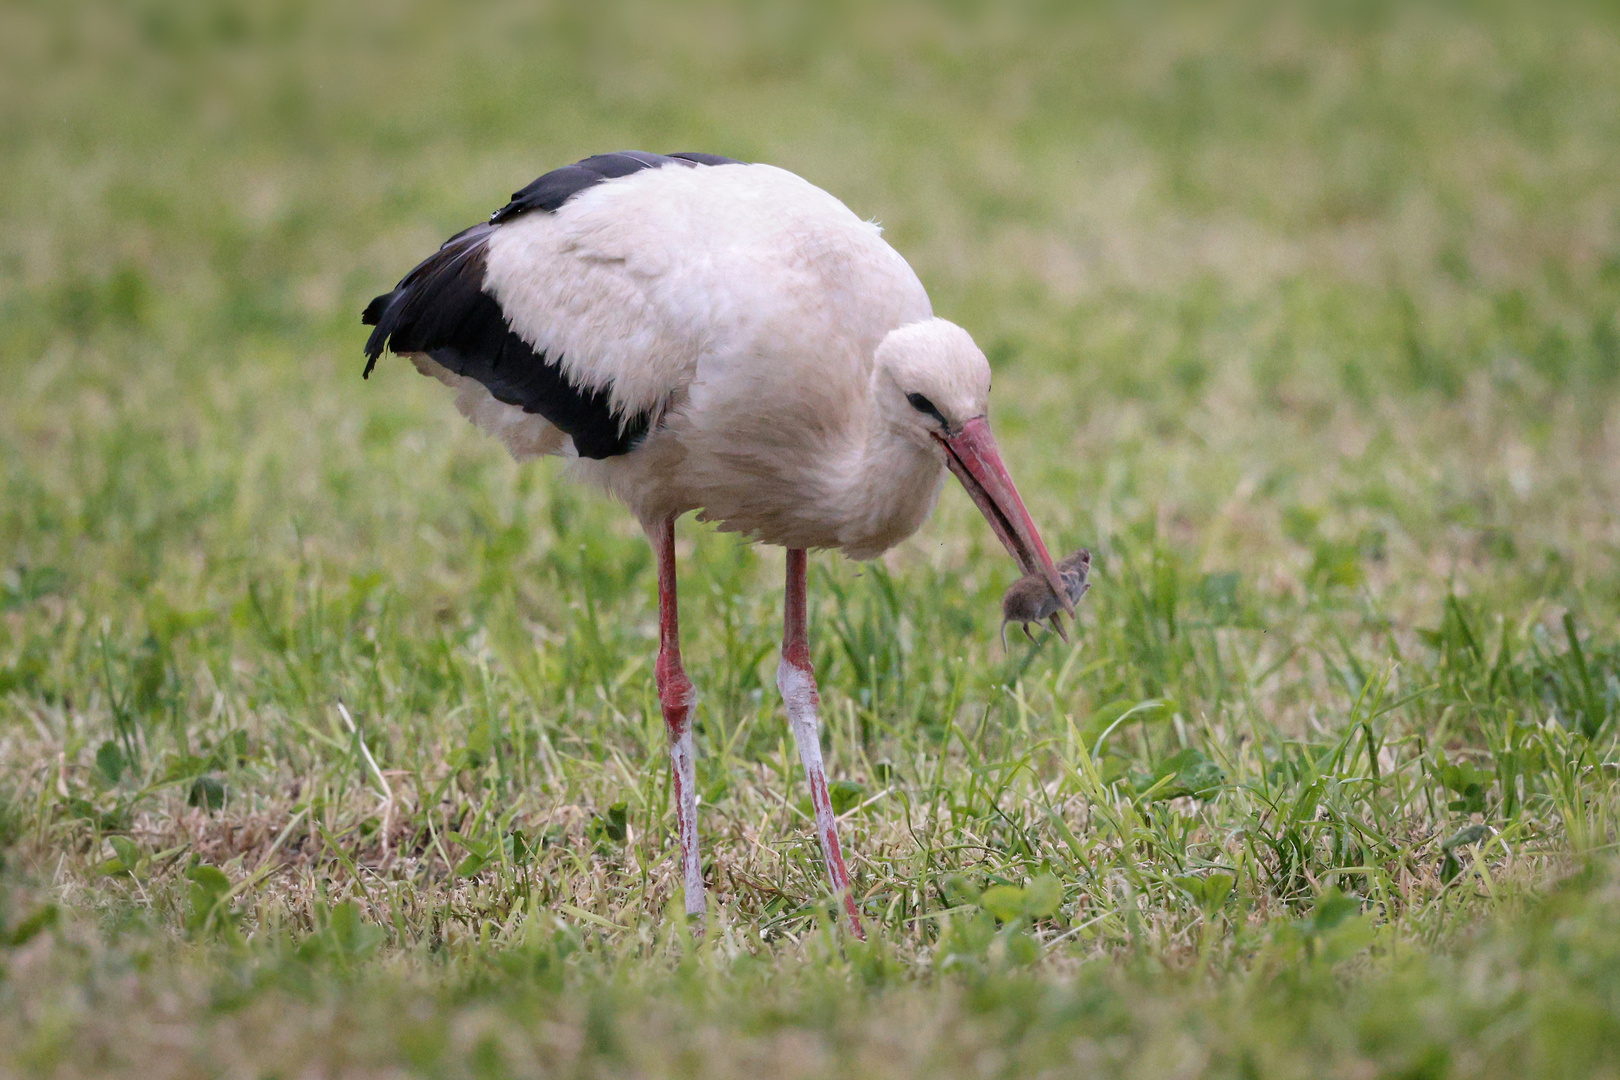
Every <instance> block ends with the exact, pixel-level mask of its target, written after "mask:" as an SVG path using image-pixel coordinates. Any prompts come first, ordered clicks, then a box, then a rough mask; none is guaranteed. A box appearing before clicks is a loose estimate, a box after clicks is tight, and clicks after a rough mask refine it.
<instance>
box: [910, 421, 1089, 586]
mask: <svg viewBox="0 0 1620 1080" xmlns="http://www.w3.org/2000/svg"><path fill="white" fill-rule="evenodd" d="M935 438H938V439H939V441H940V442H941V443H942V444H943V445H944V447H945V464H946V465H947V466H949V467H950V470H951V472H953V473H955V474H956V478H957V479H958V480H960V481H962V486H963V487H965V488H967V493H968V496H969V497H970V498H971V499H972V500H973V503H974V505H975V506H977V507H978V508H979V513H981V514H983V515H984V519H985V520H986V521H988V522H989V523H990V528H991V529H993V530H995V534H996V538H997V539H999V540H1000V541H1001V546H1002V547H1004V548H1006V549H1007V553H1008V554H1009V555H1011V556H1012V557H1013V561H1014V562H1016V563H1017V564H1018V568H1019V569H1020V570H1021V571H1022V572H1023V573H1024V574H1026V575H1028V574H1039V575H1041V577H1043V578H1044V579H1046V582H1047V583H1048V584H1049V585H1051V586H1052V592H1053V594H1054V595H1055V596H1057V598H1058V602H1059V603H1061V604H1062V605H1063V610H1064V611H1067V612H1068V613H1069V614H1071V615H1072V614H1074V603H1073V602H1072V601H1071V600H1070V599H1069V590H1068V589H1066V588H1064V587H1063V579H1062V578H1060V577H1058V572H1057V567H1056V566H1054V565H1052V556H1051V555H1050V554H1048V553H1047V550H1046V544H1045V543H1044V542H1043V541H1042V540H1041V534H1040V532H1039V530H1037V529H1036V528H1035V523H1034V522H1033V521H1031V520H1030V517H1029V511H1028V510H1026V509H1024V500H1023V499H1021V498H1019V496H1018V488H1017V487H1015V486H1014V485H1013V482H1012V477H1011V476H1009V475H1007V466H1005V465H1003V464H1002V463H1001V452H1000V451H998V450H997V449H996V440H995V438H994V437H993V436H992V435H991V434H990V421H988V420H986V419H985V418H984V417H982V416H976V417H974V418H973V419H972V420H969V421H968V422H967V423H965V424H963V425H962V430H961V431H960V432H959V433H958V434H956V435H949V436H935ZM1054 618H1055V616H1054Z"/></svg>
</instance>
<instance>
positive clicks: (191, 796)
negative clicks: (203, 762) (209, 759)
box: [186, 776, 225, 810]
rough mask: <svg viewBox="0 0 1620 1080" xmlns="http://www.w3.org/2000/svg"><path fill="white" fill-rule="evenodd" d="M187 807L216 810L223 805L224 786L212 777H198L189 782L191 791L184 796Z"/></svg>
mask: <svg viewBox="0 0 1620 1080" xmlns="http://www.w3.org/2000/svg"><path fill="white" fill-rule="evenodd" d="M186 805H187V806H197V807H201V808H202V809H204V810H218V809H219V808H220V807H222V806H224V805H225V785H224V784H222V783H220V782H219V781H218V780H217V779H215V778H214V777H212V776H199V777H197V779H195V780H193V781H192V782H191V791H190V793H188V794H187V795H186Z"/></svg>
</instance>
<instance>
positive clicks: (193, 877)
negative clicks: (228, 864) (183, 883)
mask: <svg viewBox="0 0 1620 1080" xmlns="http://www.w3.org/2000/svg"><path fill="white" fill-rule="evenodd" d="M186 880H187V881H191V882H193V883H195V884H196V885H197V886H199V887H200V888H202V889H203V890H205V891H207V892H210V893H213V894H215V895H218V894H220V893H227V892H230V891H231V879H230V878H228V877H226V876H225V871H223V870H221V869H220V868H219V867H217V866H210V865H208V864H207V863H198V864H197V865H196V866H193V867H190V868H188V869H187V870H186Z"/></svg>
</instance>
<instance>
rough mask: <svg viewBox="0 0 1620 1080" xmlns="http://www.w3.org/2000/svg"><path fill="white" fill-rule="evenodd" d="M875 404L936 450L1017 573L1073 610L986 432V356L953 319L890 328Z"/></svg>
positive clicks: (901, 430) (904, 432)
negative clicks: (1036, 580)
mask: <svg viewBox="0 0 1620 1080" xmlns="http://www.w3.org/2000/svg"><path fill="white" fill-rule="evenodd" d="M874 360H875V367H876V370H875V372H874V375H875V378H876V382H877V396H878V407H879V409H880V411H881V413H882V415H883V417H884V419H885V420H886V421H887V422H888V424H889V426H890V428H891V429H892V430H893V431H895V433H896V434H898V435H901V436H902V437H905V438H908V439H911V440H913V441H915V442H917V443H919V444H920V445H924V446H927V447H928V448H929V449H930V450H931V451H933V452H934V453H936V454H938V455H939V456H940V458H941V459H942V460H943V461H944V463H945V466H946V467H947V468H948V469H950V470H951V472H952V473H953V474H954V475H955V476H956V478H957V479H958V480H960V481H961V482H962V486H963V487H964V488H966V489H967V493H968V496H969V497H970V498H971V499H972V500H973V503H974V505H975V506H977V507H978V508H979V512H980V513H982V514H983V515H984V517H985V520H986V521H988V522H989V523H990V528H991V529H992V530H994V531H995V534H996V537H997V539H999V540H1000V541H1001V543H1002V546H1003V547H1005V548H1006V549H1007V553H1008V554H1010V555H1011V556H1012V557H1013V561H1014V562H1016V563H1017V564H1018V568H1019V570H1020V571H1021V572H1023V573H1024V574H1026V575H1027V574H1038V575H1039V576H1040V577H1041V578H1043V579H1044V580H1046V581H1047V582H1048V583H1049V584H1050V585H1051V586H1052V592H1053V594H1054V595H1055V596H1056V597H1057V598H1058V600H1059V602H1060V603H1061V604H1062V605H1063V607H1064V609H1065V610H1067V611H1070V612H1072V611H1073V605H1072V603H1070V601H1069V594H1068V590H1067V589H1066V588H1064V586H1063V581H1062V579H1061V578H1060V577H1059V576H1058V572H1057V568H1056V567H1055V566H1053V565H1052V556H1051V555H1050V554H1048V553H1047V550H1046V544H1045V543H1044V542H1043V541H1042V540H1041V534H1040V532H1039V531H1038V530H1037V529H1036V528H1035V522H1033V521H1032V520H1030V516H1029V511H1028V510H1026V509H1024V500H1023V499H1022V498H1021V497H1019V494H1018V488H1017V487H1015V486H1014V485H1013V481H1012V477H1011V476H1010V475H1008V473H1007V467H1006V466H1005V465H1003V464H1002V463H1001V452H1000V451H999V450H997V449H996V440H995V439H994V438H993V437H992V436H991V434H990V421H989V411H990V363H989V361H987V360H986V359H985V358H984V353H982V352H980V351H979V347H978V346H977V345H975V344H974V343H973V338H972V337H970V336H969V335H968V332H967V331H966V330H963V329H962V328H961V327H960V326H957V325H956V324H955V323H951V322H947V321H945V320H944V319H924V320H923V321H921V322H914V323H909V324H907V325H905V326H902V327H900V328H898V329H896V330H891V331H890V332H889V333H888V334H887V335H886V336H885V337H884V338H883V341H882V343H880V344H879V345H878V348H877V354H876V356H875V357H874Z"/></svg>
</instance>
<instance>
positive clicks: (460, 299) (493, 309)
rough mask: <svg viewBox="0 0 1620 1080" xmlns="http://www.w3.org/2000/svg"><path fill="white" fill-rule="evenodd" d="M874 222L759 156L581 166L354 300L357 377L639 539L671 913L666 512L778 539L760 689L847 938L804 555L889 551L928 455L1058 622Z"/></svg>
mask: <svg viewBox="0 0 1620 1080" xmlns="http://www.w3.org/2000/svg"><path fill="white" fill-rule="evenodd" d="M879 231H880V230H879V229H878V226H877V225H875V224H873V223H872V222H867V221H862V220H861V219H860V218H858V217H856V216H855V214H853V213H852V212H851V211H850V210H849V208H848V207H846V206H844V204H843V203H841V202H839V201H838V200H837V199H835V198H833V197H832V196H831V195H829V194H827V193H826V192H824V191H822V190H821V189H819V188H817V187H815V186H813V185H811V184H810V183H808V182H807V181H805V180H803V179H801V178H799V177H798V176H795V175H793V174H792V173H790V172H786V171H784V170H782V169H778V168H774V167H772V166H770V165H752V164H744V163H742V162H738V161H732V160H731V159H729V158H722V157H717V156H714V155H711V154H674V155H671V156H667V157H666V156H662V155H659V154H648V153H640V152H626V153H615V154H602V155H598V156H596V157H591V158H586V159H585V160H584V161H581V162H579V163H578V164H576V165H569V166H567V167H565V168H561V169H557V170H556V171H554V172H549V173H547V174H545V175H544V176H542V177H540V178H539V179H538V180H536V181H535V182H534V183H532V184H530V185H529V186H528V187H526V188H524V189H523V190H522V191H519V192H517V193H516V194H514V195H513V196H512V200H511V201H510V202H509V203H507V204H506V205H505V206H504V207H502V208H501V209H499V210H497V211H496V212H495V213H494V214H493V215H492V216H491V217H490V219H489V221H488V222H487V223H484V224H480V225H474V226H473V227H472V228H470V229H467V230H465V231H464V232H461V233H458V234H456V235H455V236H453V237H451V238H450V239H449V240H447V241H446V242H445V243H444V245H443V246H442V247H441V248H440V249H439V250H438V251H437V252H435V253H434V254H433V255H431V256H429V257H428V258H427V259H426V260H425V261H423V262H422V263H421V265H419V266H417V267H416V268H415V269H414V270H412V271H411V272H410V273H409V274H407V275H405V278H404V280H403V281H401V282H400V283H399V286H398V287H397V288H395V289H394V290H393V291H392V292H389V293H386V294H385V295H383V296H379V297H377V298H376V299H375V300H373V301H372V302H371V304H370V305H369V306H368V307H367V308H366V310H365V315H364V321H365V323H366V324H367V325H369V326H374V327H375V330H373V331H372V334H371V338H370V340H369V341H368V342H367V343H366V355H367V357H368V362H367V364H366V369H365V373H366V375H368V376H369V375H370V374H371V369H372V367H373V366H374V365H375V364H376V362H377V358H378V357H379V356H380V355H381V354H382V352H383V350H384V349H387V350H390V351H392V352H394V353H397V354H400V355H403V356H406V357H409V358H410V360H411V361H412V362H413V363H414V364H415V365H416V367H417V370H419V371H421V372H423V373H424V374H428V375H432V376H434V377H435V378H437V379H439V380H440V381H441V382H443V383H445V384H446V385H448V386H450V387H451V388H452V389H454V390H455V391H457V397H456V404H457V406H458V407H459V408H460V410H461V412H462V413H463V414H465V415H466V416H467V417H468V418H469V419H471V420H472V421H473V422H474V423H476V424H478V425H479V426H481V427H483V428H485V429H486V430H488V431H490V432H492V433H493V434H495V435H498V436H499V437H500V438H501V440H502V441H503V442H504V443H505V444H506V447H507V449H508V450H509V451H510V452H511V453H512V455H513V456H514V457H516V458H518V459H520V460H521V459H524V458H529V457H535V456H539V455H544V454H556V455H561V456H563V457H566V458H570V459H573V461H574V463H575V468H576V471H577V472H579V473H580V474H581V475H583V476H584V477H585V478H586V479H587V480H590V481H593V482H595V483H596V484H598V485H600V486H601V487H603V488H605V489H606V490H607V491H609V492H611V493H612V494H613V495H615V496H617V497H618V498H619V499H621V500H622V501H623V502H624V503H625V504H626V505H627V506H628V507H629V508H630V510H631V512H633V513H634V514H635V515H636V517H637V518H638V519H639V520H640V522H641V525H642V528H643V529H645V530H646V533H647V536H648V538H649V539H650V540H651V542H652V545H653V547H654V548H655V549H656V552H657V557H658V608H659V646H658V666H657V684H658V699H659V702H660V704H661V705H662V708H663V714H664V723H665V725H666V727H667V730H668V734H669V747H670V758H671V763H672V766H673V770H674V787H675V803H676V817H677V821H678V824H679V831H680V844H681V866H682V876H683V880H684V883H685V889H686V910H687V912H688V913H689V914H700V913H701V912H702V911H703V910H704V891H703V888H704V887H703V874H702V863H701V860H700V858H699V851H698V837H697V793H696V790H695V787H694V783H693V761H692V729H691V717H692V707H693V702H694V694H693V690H692V684H691V682H690V681H689V680H688V679H687V677H686V673H685V671H684V670H683V669H682V667H681V651H680V641H679V633H678V628H677V622H676V604H675V519H676V518H678V517H680V516H681V515H682V514H684V513H686V512H687V511H689V510H695V511H698V512H699V513H700V516H701V517H702V518H703V519H704V520H708V521H714V522H717V523H719V525H720V527H721V528H722V529H726V530H729V531H734V532H739V533H743V534H745V535H746V536H748V537H749V538H751V539H752V540H755V541H760V542H763V543H767V544H777V545H780V546H782V547H784V548H786V549H787V588H786V603H785V608H786V611H785V618H784V624H785V625H784V630H783V636H782V659H781V663H780V664H779V665H778V667H777V674H776V684H777V686H778V688H779V689H780V690H781V693H782V698H783V701H784V703H785V705H786V708H787V715H788V721H789V723H790V725H791V727H792V730H793V736H794V739H795V741H796V742H797V743H798V748H799V755H800V757H801V758H802V759H803V762H804V768H805V772H806V775H807V778H808V781H809V785H810V797H811V803H812V805H813V806H814V808H815V819H816V833H817V836H818V837H819V839H820V841H821V850H822V854H823V857H824V859H825V862H826V866H827V873H828V875H829V877H830V878H831V881H832V889H833V892H834V893H835V894H836V895H837V896H838V897H839V899H840V901H841V903H842V904H843V906H844V910H845V912H846V914H847V915H848V920H849V926H850V929H851V931H852V932H853V933H855V934H856V935H857V936H861V935H862V934H863V931H862V927H861V921H860V915H859V913H858V910H857V905H856V902H855V898H854V895H853V893H852V891H851V889H850V880H849V872H848V870H847V869H846V868H845V865H844V858H843V855H842V853H841V852H840V850H839V845H838V833H837V827H836V824H835V821H834V817H833V810H832V804H831V802H830V800H829V799H828V795H827V781H826V774H825V769H824V767H823V765H822V758H821V741H820V732H819V720H818V717H817V710H818V708H819V706H820V699H819V697H818V695H817V692H816V683H815V675H814V672H813V670H812V668H811V664H810V648H809V642H808V640H807V637H806V632H805V558H806V552H807V551H808V550H809V549H811V548H834V549H837V550H839V551H842V552H844V553H845V554H846V555H848V556H850V557H851V558H855V559H870V558H873V557H874V556H876V555H878V554H880V553H882V552H884V551H886V550H888V549H889V548H890V547H892V546H894V545H895V544H897V543H899V542H900V541H901V540H904V539H905V538H906V537H908V536H910V535H911V534H912V533H913V532H915V531H916V529H917V527H918V526H919V525H921V524H922V522H923V520H924V519H925V518H926V517H927V516H928V514H929V512H930V511H931V510H932V509H933V506H934V502H935V500H936V499H937V498H938V496H939V491H940V486H941V484H942V483H943V480H944V473H945V470H946V469H949V470H950V471H951V472H952V473H954V474H955V475H956V477H957V479H959V480H960V481H961V482H962V486H963V487H965V488H966V489H967V492H968V494H969V495H970V496H971V497H972V499H973V501H974V503H976V504H977V505H978V507H979V509H980V511H982V512H983V514H984V516H985V517H986V518H987V519H988V520H989V523H990V527H991V528H992V529H993V530H994V531H995V534H996V536H997V537H998V538H1000V540H1001V542H1002V544H1004V545H1005V546H1006V548H1007V550H1008V552H1010V553H1011V555H1012V557H1013V558H1014V559H1015V560H1016V561H1017V563H1018V565H1019V567H1020V569H1021V570H1022V572H1023V573H1025V574H1038V575H1040V576H1041V577H1042V578H1043V579H1044V580H1045V581H1047V582H1048V583H1050V585H1051V586H1052V592H1053V595H1054V596H1056V597H1061V598H1062V601H1063V603H1062V606H1063V608H1064V609H1065V610H1068V611H1071V612H1072V610H1073V608H1072V604H1070V603H1068V602H1067V601H1068V599H1069V592H1068V590H1067V589H1066V588H1065V587H1064V583H1063V582H1062V580H1061V579H1060V578H1059V576H1058V573H1057V571H1056V569H1055V568H1054V567H1053V563H1052V558H1051V556H1050V555H1049V554H1048V553H1047V550H1046V546H1045V545H1044V544H1043V543H1042V541H1041V537H1040V534H1039V533H1038V532H1037V531H1036V528H1035V525H1034V523H1033V522H1032V521H1031V520H1030V517H1029V513H1028V512H1027V511H1026V510H1025V509H1024V504H1023V500H1022V499H1020V498H1019V495H1018V491H1017V489H1016V488H1015V487H1014V486H1013V482H1012V478H1011V477H1010V476H1008V474H1007V470H1006V468H1005V467H1004V466H1003V465H1002V463H1001V457H1000V454H999V453H998V452H997V450H996V444H995V440H994V439H992V438H991V435H990V426H989V423H988V421H987V420H986V411H987V407H988V396H989V393H990V366H989V364H988V363H987V362H986V361H985V358H984V354H983V353H982V352H980V351H979V349H978V347H977V346H975V345H974V343H973V339H972V338H971V337H969V336H968V334H967V332H966V331H965V330H963V329H961V328H960V327H958V326H956V325H954V324H952V323H949V322H947V321H945V320H944V319H940V318H936V317H935V316H934V313H933V309H932V307H931V306H930V304H929V302H928V294H927V293H926V292H925V291H924V290H923V287H922V283H921V282H920V281H918V280H917V275H916V274H915V273H913V272H912V269H911V267H910V266H909V265H907V264H906V261H905V260H904V259H903V258H901V257H900V255H899V253H897V252H896V251H895V250H894V249H893V248H891V247H890V246H889V245H888V244H886V243H884V241H883V240H882V239H881V237H880V236H879Z"/></svg>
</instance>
